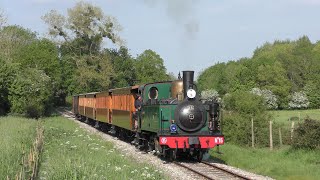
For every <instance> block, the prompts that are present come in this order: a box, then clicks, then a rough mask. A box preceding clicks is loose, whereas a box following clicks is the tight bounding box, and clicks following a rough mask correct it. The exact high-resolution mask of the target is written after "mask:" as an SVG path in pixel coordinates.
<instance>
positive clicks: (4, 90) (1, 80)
mask: <svg viewBox="0 0 320 180" xmlns="http://www.w3.org/2000/svg"><path fill="white" fill-rule="evenodd" d="M0 64H1V66H0V116H1V115H4V114H6V113H7V112H9V110H10V102H9V99H8V95H9V87H10V86H11V84H12V82H13V80H14V79H15V76H16V75H15V74H16V72H18V71H17V65H16V64H9V63H7V62H5V61H4V60H3V59H2V58H1V57H0Z"/></svg>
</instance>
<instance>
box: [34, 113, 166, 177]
mask: <svg viewBox="0 0 320 180" xmlns="http://www.w3.org/2000/svg"><path fill="white" fill-rule="evenodd" d="M44 126H45V140H44V141H45V145H44V153H43V156H42V165H41V167H40V179H44V178H45V179H164V178H165V177H163V176H162V175H161V171H159V170H156V169H154V168H153V167H150V166H149V165H146V164H141V163H138V162H135V161H132V160H130V158H128V157H126V156H124V155H121V154H120V153H119V152H118V151H117V150H116V149H114V147H113V144H111V143H109V142H106V141H104V140H102V139H101V137H97V136H95V135H90V134H88V133H87V132H86V131H84V130H82V129H81V128H79V127H78V125H77V124H76V123H74V122H72V121H70V120H67V119H65V118H62V117H53V118H48V119H45V120H44Z"/></svg>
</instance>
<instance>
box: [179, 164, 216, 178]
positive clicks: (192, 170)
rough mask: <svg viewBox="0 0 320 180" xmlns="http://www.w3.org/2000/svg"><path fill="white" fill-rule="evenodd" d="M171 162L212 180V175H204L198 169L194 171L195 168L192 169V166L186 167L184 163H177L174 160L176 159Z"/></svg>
mask: <svg viewBox="0 0 320 180" xmlns="http://www.w3.org/2000/svg"><path fill="white" fill-rule="evenodd" d="M173 163H174V164H176V165H178V166H181V167H183V168H186V169H188V170H190V171H192V172H194V173H196V174H198V175H200V176H202V177H205V178H207V179H210V180H214V179H213V178H212V177H209V176H207V175H205V174H203V173H201V172H199V171H196V170H194V169H192V168H190V167H188V166H186V165H183V164H181V163H178V162H176V161H173Z"/></svg>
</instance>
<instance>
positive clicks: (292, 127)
mask: <svg viewBox="0 0 320 180" xmlns="http://www.w3.org/2000/svg"><path fill="white" fill-rule="evenodd" d="M293 130H294V121H292V124H291V142H292V139H293Z"/></svg>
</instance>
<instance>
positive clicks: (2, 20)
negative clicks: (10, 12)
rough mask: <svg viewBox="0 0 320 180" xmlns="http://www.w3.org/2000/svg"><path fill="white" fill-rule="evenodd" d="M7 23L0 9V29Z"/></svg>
mask: <svg viewBox="0 0 320 180" xmlns="http://www.w3.org/2000/svg"><path fill="white" fill-rule="evenodd" d="M6 23H7V17H6V16H5V14H4V12H3V11H2V10H1V9H0V29H1V28H2V26H4V25H5V24H6Z"/></svg>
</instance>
